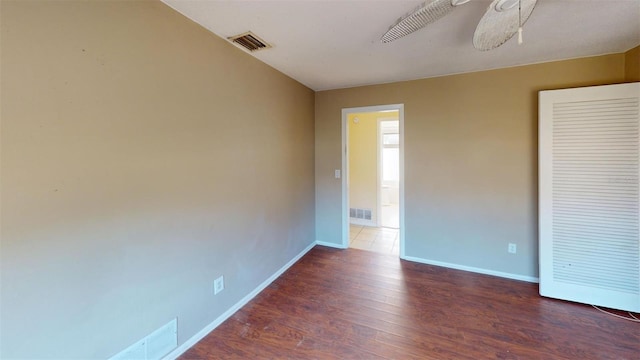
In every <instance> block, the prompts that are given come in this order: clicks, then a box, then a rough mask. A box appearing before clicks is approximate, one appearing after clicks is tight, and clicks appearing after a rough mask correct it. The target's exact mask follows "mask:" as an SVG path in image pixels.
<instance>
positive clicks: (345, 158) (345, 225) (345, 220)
mask: <svg viewBox="0 0 640 360" xmlns="http://www.w3.org/2000/svg"><path fill="white" fill-rule="evenodd" d="M394 110H397V111H398V120H399V125H400V201H399V208H400V228H399V239H400V258H401V259H404V258H405V238H404V236H405V229H404V104H391V105H378V106H364V107H355V108H344V109H342V246H341V247H342V248H345V249H346V248H348V247H349V123H348V121H347V120H348V117H349V114H353V113H364V112H379V111H394ZM378 216H380V214H378Z"/></svg>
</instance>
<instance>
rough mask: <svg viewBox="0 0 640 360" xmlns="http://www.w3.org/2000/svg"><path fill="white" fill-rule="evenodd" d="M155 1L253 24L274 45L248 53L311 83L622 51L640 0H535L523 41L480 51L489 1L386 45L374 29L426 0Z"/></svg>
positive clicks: (636, 29)
mask: <svg viewBox="0 0 640 360" xmlns="http://www.w3.org/2000/svg"><path fill="white" fill-rule="evenodd" d="M162 1H163V2H164V3H166V4H168V5H169V6H171V7H172V8H174V9H176V10H177V11H179V12H180V13H182V14H184V15H185V16H187V17H188V18H190V19H192V20H194V21H195V22H197V23H199V24H201V25H202V26H203V27H205V28H206V29H208V30H210V31H212V32H213V33H215V34H217V35H218V36H220V37H222V38H227V37H229V36H233V35H236V34H240V33H243V32H246V31H249V30H250V31H253V32H254V33H255V34H256V35H258V36H259V37H261V38H262V39H263V40H265V41H267V42H269V43H271V44H272V45H273V48H271V49H267V50H262V51H257V52H254V53H252V55H253V56H255V57H256V58H258V59H259V60H261V61H263V62H265V63H267V64H269V65H271V66H272V67H274V68H276V69H278V70H280V71H281V72H283V73H285V74H287V75H289V76H290V77H292V78H294V79H296V80H298V81H300V82H301V83H303V84H305V85H306V86H308V87H310V88H311V89H313V90H327V89H336V88H345V87H353V86H360V85H369V84H379V83H388V82H395V81H402V80H413V79H420V78H427V77H434V76H441V75H448V74H456V73H464V72H472V71H479V70H488V69H496V68H502V67H509V66H517V65H523V64H532V63H539V62H545V61H553V60H560V59H570V58H577V57H584V56H592V55H600V54H609V53H619V52H623V51H626V50H629V49H631V48H633V47H635V46H637V45H638V44H640V0H538V5H537V6H536V8H535V10H534V11H533V14H532V15H531V18H530V19H529V21H528V22H527V23H526V25H525V26H524V44H523V45H518V44H517V41H516V38H515V37H514V38H512V39H511V40H509V41H508V42H507V43H506V44H504V45H503V46H501V47H499V48H497V49H495V50H491V51H487V52H481V51H478V50H476V49H475V48H474V47H473V45H472V38H473V33H474V30H475V27H476V25H477V24H478V22H479V20H480V18H482V15H483V14H484V12H485V10H486V9H487V8H488V6H489V4H490V3H491V0H471V1H470V2H469V3H467V4H465V5H462V6H459V7H457V8H455V9H454V11H453V12H451V13H450V14H449V15H447V16H445V17H444V18H442V19H440V20H439V21H437V22H435V23H433V24H431V25H428V26H427V27H425V28H423V29H421V30H419V31H417V32H415V33H413V34H410V35H408V36H405V37H403V38H401V39H399V40H396V41H394V42H392V43H389V44H383V43H381V42H380V37H381V36H382V35H383V34H384V33H385V32H386V31H387V29H388V28H389V26H391V25H392V24H393V23H395V21H396V20H397V19H398V18H400V17H401V16H403V15H405V14H406V13H407V12H410V11H412V10H413V9H414V8H415V7H416V6H418V5H420V4H421V3H422V2H423V1H420V0H417V1H416V0H286V1H282V0H259V1H258V0H254V1H246V0H162ZM428 1H429V0H428ZM639 61H640V60H639Z"/></svg>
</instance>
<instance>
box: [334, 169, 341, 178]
mask: <svg viewBox="0 0 640 360" xmlns="http://www.w3.org/2000/svg"><path fill="white" fill-rule="evenodd" d="M335 176H336V179H340V170H336V172H335Z"/></svg>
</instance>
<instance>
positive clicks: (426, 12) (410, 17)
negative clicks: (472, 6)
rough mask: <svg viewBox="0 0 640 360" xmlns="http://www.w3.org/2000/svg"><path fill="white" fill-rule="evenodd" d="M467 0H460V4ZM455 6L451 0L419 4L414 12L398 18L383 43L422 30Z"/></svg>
mask: <svg viewBox="0 0 640 360" xmlns="http://www.w3.org/2000/svg"><path fill="white" fill-rule="evenodd" d="M465 2H466V1H463V2H459V3H460V4H463V3H465ZM454 7H455V6H454V5H452V4H451V0H431V1H427V2H425V3H423V4H422V5H420V6H418V7H417V8H416V9H415V10H413V11H412V12H410V13H408V14H406V15H405V16H403V17H401V18H400V19H398V21H397V22H396V23H395V24H394V25H393V26H391V27H390V28H389V30H388V31H387V32H386V33H385V34H384V35H383V36H382V38H381V39H380V40H381V41H382V42H383V43H389V42H392V41H394V40H397V39H399V38H401V37H403V36H405V35H409V34H411V33H412V32H414V31H417V30H420V29H422V28H423V27H425V26H427V25H428V24H431V23H432V22H434V21H436V20H438V19H440V18H442V17H443V16H445V15H447V14H448V13H449V12H451V10H453V8H454Z"/></svg>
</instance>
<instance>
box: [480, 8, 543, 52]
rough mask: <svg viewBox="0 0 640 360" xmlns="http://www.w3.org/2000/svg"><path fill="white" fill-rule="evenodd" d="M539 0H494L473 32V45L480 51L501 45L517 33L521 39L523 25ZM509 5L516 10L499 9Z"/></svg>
mask: <svg viewBox="0 0 640 360" xmlns="http://www.w3.org/2000/svg"><path fill="white" fill-rule="evenodd" d="M537 2H538V0H494V1H493V2H492V3H491V5H489V8H488V9H487V12H486V13H485V14H484V16H483V17H482V19H480V23H478V27H477V28H476V32H475V33H474V34H473V46H474V47H475V48H476V49H478V50H480V51H487V50H492V49H495V48H497V47H499V46H501V45H502V44H504V43H505V42H507V41H508V40H509V39H511V38H512V37H513V36H514V35H516V34H518V40H521V38H522V27H523V26H524V24H525V23H526V22H527V20H528V19H529V17H530V16H531V13H532V12H533V9H534V8H535V6H536V3H537ZM516 5H517V6H516ZM508 6H512V8H515V9H513V10H516V11H506V10H504V11H499V10H497V9H498V8H499V7H502V8H504V9H507V7H508ZM518 42H519V43H521V41H518Z"/></svg>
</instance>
